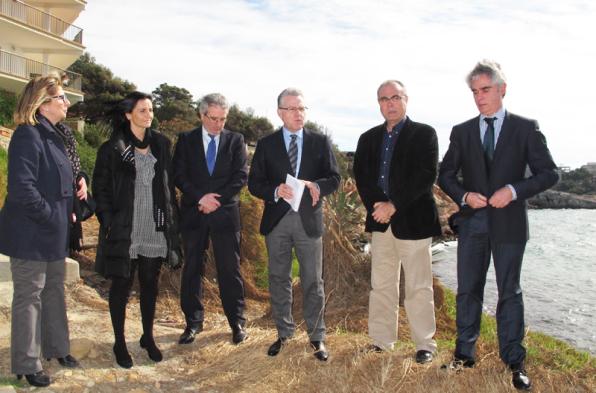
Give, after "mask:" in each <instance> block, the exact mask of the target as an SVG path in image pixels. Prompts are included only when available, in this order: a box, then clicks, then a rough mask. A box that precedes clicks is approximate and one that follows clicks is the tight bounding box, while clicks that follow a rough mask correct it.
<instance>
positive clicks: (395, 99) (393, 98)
mask: <svg viewBox="0 0 596 393" xmlns="http://www.w3.org/2000/svg"><path fill="white" fill-rule="evenodd" d="M406 97H407V96H400V95H399V94H396V95H394V96H391V97H379V98H378V100H379V102H380V103H381V104H386V103H388V102H389V101H391V102H393V103H394V104H397V103H398V102H400V101H401V100H403V99H404V98H406Z"/></svg>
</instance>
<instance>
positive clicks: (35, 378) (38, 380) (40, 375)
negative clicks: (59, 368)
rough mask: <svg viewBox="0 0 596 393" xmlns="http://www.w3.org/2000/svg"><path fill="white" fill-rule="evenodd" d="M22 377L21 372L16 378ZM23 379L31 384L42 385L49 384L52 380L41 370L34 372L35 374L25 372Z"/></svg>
mask: <svg viewBox="0 0 596 393" xmlns="http://www.w3.org/2000/svg"><path fill="white" fill-rule="evenodd" d="M21 378H23V375H22V374H17V379H21ZM25 379H27V382H29V385H31V386H38V387H44V386H49V385H50V383H52V381H50V377H49V376H48V375H47V374H46V373H44V372H43V370H41V371H38V372H36V373H35V374H25Z"/></svg>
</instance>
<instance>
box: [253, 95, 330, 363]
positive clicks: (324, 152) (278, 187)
mask: <svg viewBox="0 0 596 393" xmlns="http://www.w3.org/2000/svg"><path fill="white" fill-rule="evenodd" d="M277 106H278V108H277V114H278V115H279V117H280V118H281V119H282V121H283V124H284V125H283V127H282V129H280V130H279V131H277V132H275V133H273V134H271V135H268V136H265V137H263V138H262V139H261V140H259V142H258V144H257V148H256V150H255V154H254V157H253V161H252V165H251V168H250V174H249V178H248V189H249V191H250V192H251V193H252V194H253V195H254V196H256V197H258V198H260V199H263V200H264V201H265V210H264V212H263V217H262V220H261V234H263V235H265V240H266V244H267V251H268V254H269V292H270V295H271V309H272V312H273V319H274V321H275V324H276V326H277V332H278V339H277V340H276V341H275V342H274V343H273V344H272V345H271V347H270V348H269V351H268V354H269V356H276V355H277V354H278V353H279V352H280V350H281V349H282V347H283V346H284V345H285V344H286V342H287V340H288V339H289V338H290V337H292V336H293V335H294V331H295V324H294V320H293V318H292V276H291V272H292V249H294V251H295V252H296V256H297V258H298V263H299V264H300V284H301V286H302V290H303V299H304V302H303V309H304V320H305V322H306V326H307V331H308V335H309V338H310V342H311V346H312V347H313V348H314V350H315V357H316V358H317V359H319V360H322V361H325V360H327V358H328V352H327V349H326V348H325V345H324V340H325V322H324V319H323V314H324V310H325V292H324V288H323V277H322V272H323V254H322V250H323V247H322V246H323V244H322V235H323V201H322V198H323V197H324V196H326V195H328V194H331V193H332V192H333V191H335V190H336V189H337V187H338V185H339V180H340V176H339V173H338V171H337V164H336V161H335V156H334V155H333V151H332V149H331V143H330V141H329V139H328V138H327V137H326V136H325V135H322V134H318V133H315V132H313V131H310V130H307V129H305V128H304V121H305V112H306V109H307V108H306V106H305V103H304V97H303V95H302V92H301V91H300V90H298V89H294V88H288V89H285V90H284V91H282V92H281V94H280V95H279V97H278V99H277ZM288 174H291V175H293V176H294V177H297V178H299V179H300V180H301V181H302V182H303V183H304V185H305V189H304V193H303V195H302V199H301V200H300V206H299V209H298V211H297V212H295V211H294V210H293V209H292V208H291V207H290V205H289V204H288V203H287V202H286V199H291V198H292V197H293V191H292V188H291V187H290V186H289V185H288V184H286V176H287V175H288Z"/></svg>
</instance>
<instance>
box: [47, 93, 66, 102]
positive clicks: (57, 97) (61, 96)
mask: <svg viewBox="0 0 596 393" xmlns="http://www.w3.org/2000/svg"><path fill="white" fill-rule="evenodd" d="M50 98H51V99H53V100H62V101H63V102H66V101H68V98H67V97H66V95H65V94H60V95H59V96H53V97H50Z"/></svg>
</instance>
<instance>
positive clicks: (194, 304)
mask: <svg viewBox="0 0 596 393" xmlns="http://www.w3.org/2000/svg"><path fill="white" fill-rule="evenodd" d="M228 109H229V105H228V102H227V100H226V99H225V97H224V96H222V95H221V94H217V93H215V94H209V95H206V96H205V97H203V99H202V100H201V102H200V104H199V108H198V113H199V116H200V117H201V122H202V127H199V128H196V129H194V130H192V131H189V132H187V133H182V134H180V136H179V137H178V143H177V144H176V149H175V153H174V157H173V166H174V183H175V184H176V187H178V188H179V189H180V191H182V200H181V203H180V205H181V206H180V210H181V214H180V217H181V219H180V230H181V232H182V238H183V241H184V252H185V264H184V269H183V271H182V279H181V288H180V305H181V307H182V311H183V312H184V316H185V319H186V329H185V330H184V332H183V333H182V335H181V336H180V339H179V341H178V342H179V343H180V344H189V343H191V342H193V341H194V339H195V335H196V334H198V333H199V332H201V331H202V330H203V320H204V308H203V304H202V302H201V298H202V295H203V283H202V281H203V275H204V271H205V268H204V264H205V251H206V250H207V248H208V245H209V238H210V239H211V244H212V246H213V254H214V256H215V267H216V270H217V281H218V283H219V294H220V298H221V302H222V305H223V309H224V312H225V314H226V317H227V319H228V323H229V325H230V327H231V329H232V341H233V342H234V343H235V344H239V343H241V342H242V341H244V340H245V339H246V337H247V333H246V329H245V324H246V319H245V317H244V280H243V279H242V275H241V274H240V212H239V208H238V194H239V193H240V190H241V189H242V187H243V186H244V185H245V184H246V180H247V176H248V168H247V162H246V161H247V154H246V146H245V144H244V138H243V137H242V135H241V134H239V133H236V132H231V131H228V130H226V129H224V125H225V121H226V117H227V114H228Z"/></svg>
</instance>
